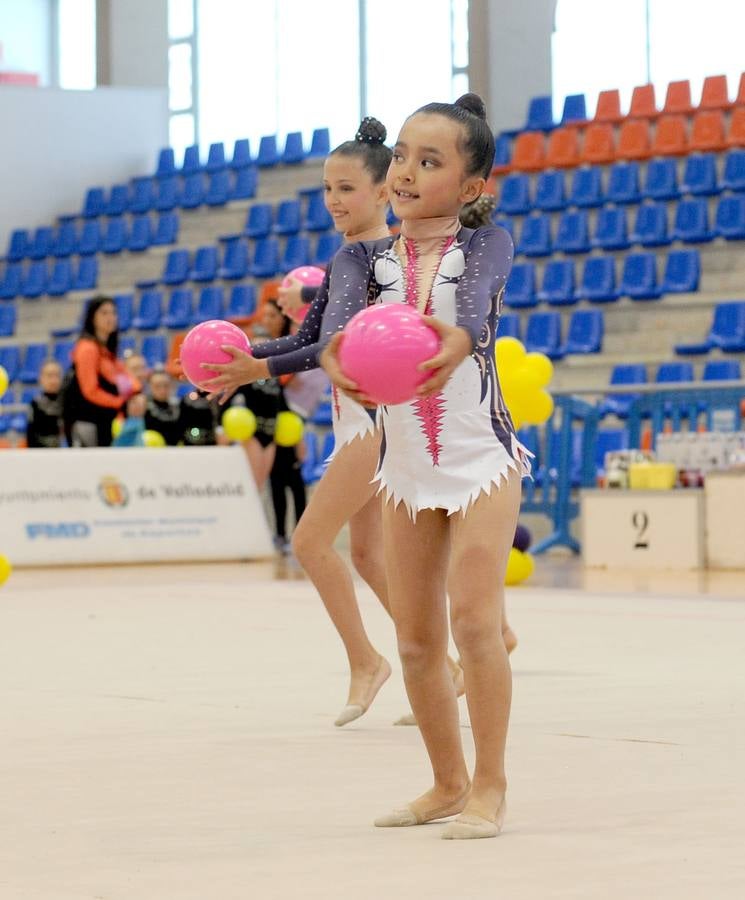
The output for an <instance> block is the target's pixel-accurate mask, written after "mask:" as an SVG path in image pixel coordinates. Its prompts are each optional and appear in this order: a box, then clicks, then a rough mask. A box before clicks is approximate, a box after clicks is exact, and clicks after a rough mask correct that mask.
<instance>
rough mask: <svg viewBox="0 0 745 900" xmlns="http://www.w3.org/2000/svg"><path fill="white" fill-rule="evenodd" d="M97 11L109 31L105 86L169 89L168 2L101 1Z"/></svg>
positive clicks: (164, 0) (139, 0)
mask: <svg viewBox="0 0 745 900" xmlns="http://www.w3.org/2000/svg"><path fill="white" fill-rule="evenodd" d="M97 11H98V14H99V16H101V17H102V18H103V19H104V22H105V27H106V28H107V31H108V34H107V38H108V47H107V48H106V49H107V51H108V59H107V60H106V64H107V66H108V71H107V73H106V74H107V77H106V78H105V83H106V84H111V85H116V86H118V87H166V86H167V85H168V0H99V3H98V6H97ZM101 40H102V35H101V31H100V30H99V41H101ZM101 50H102V51H104V53H105V52H106V51H105V50H104V48H101ZM99 59H101V57H100V56H99Z"/></svg>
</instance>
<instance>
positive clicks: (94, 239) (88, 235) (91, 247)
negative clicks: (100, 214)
mask: <svg viewBox="0 0 745 900" xmlns="http://www.w3.org/2000/svg"><path fill="white" fill-rule="evenodd" d="M100 246H101V226H100V225H99V224H98V219H93V220H92V221H90V222H83V227H82V228H81V230H80V234H79V235H78V245H77V247H76V248H75V249H76V251H77V252H78V253H79V254H80V255H81V256H92V255H93V254H94V253H98V250H99V248H100Z"/></svg>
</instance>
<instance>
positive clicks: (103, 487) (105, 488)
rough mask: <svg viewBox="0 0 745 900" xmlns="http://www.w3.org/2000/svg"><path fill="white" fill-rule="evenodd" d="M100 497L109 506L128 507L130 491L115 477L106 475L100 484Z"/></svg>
mask: <svg viewBox="0 0 745 900" xmlns="http://www.w3.org/2000/svg"><path fill="white" fill-rule="evenodd" d="M98 496H99V497H100V498H101V500H103V502H104V503H105V504H106V505H107V506H126V505H127V504H128V503H129V491H128V490H127V489H126V487H125V486H124V485H123V484H122V483H121V481H119V479H118V478H117V477H116V476H115V475H104V477H103V478H102V479H101V480H100V481H99V482H98Z"/></svg>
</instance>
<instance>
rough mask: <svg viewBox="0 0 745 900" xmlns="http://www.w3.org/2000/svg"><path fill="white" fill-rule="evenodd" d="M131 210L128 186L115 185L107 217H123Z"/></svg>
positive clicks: (107, 207)
mask: <svg viewBox="0 0 745 900" xmlns="http://www.w3.org/2000/svg"><path fill="white" fill-rule="evenodd" d="M128 208H129V187H128V186H127V185H126V184H115V185H114V186H113V187H112V188H111V191H110V192H109V199H108V200H107V201H106V209H105V210H104V212H105V213H106V215H107V216H122V215H124V213H125V212H127V209H128Z"/></svg>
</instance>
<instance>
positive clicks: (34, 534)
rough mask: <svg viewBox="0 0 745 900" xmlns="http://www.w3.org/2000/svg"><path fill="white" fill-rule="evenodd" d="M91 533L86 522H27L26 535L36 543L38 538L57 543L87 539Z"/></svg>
mask: <svg viewBox="0 0 745 900" xmlns="http://www.w3.org/2000/svg"><path fill="white" fill-rule="evenodd" d="M90 533H91V530H90V527H89V526H88V524H87V523H86V522H27V523H26V534H27V535H28V537H29V538H30V539H31V540H32V541H35V540H37V539H38V538H43V539H45V540H51V541H56V540H59V539H62V540H70V539H73V540H74V539H79V538H87V537H88V536H89V535H90Z"/></svg>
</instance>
